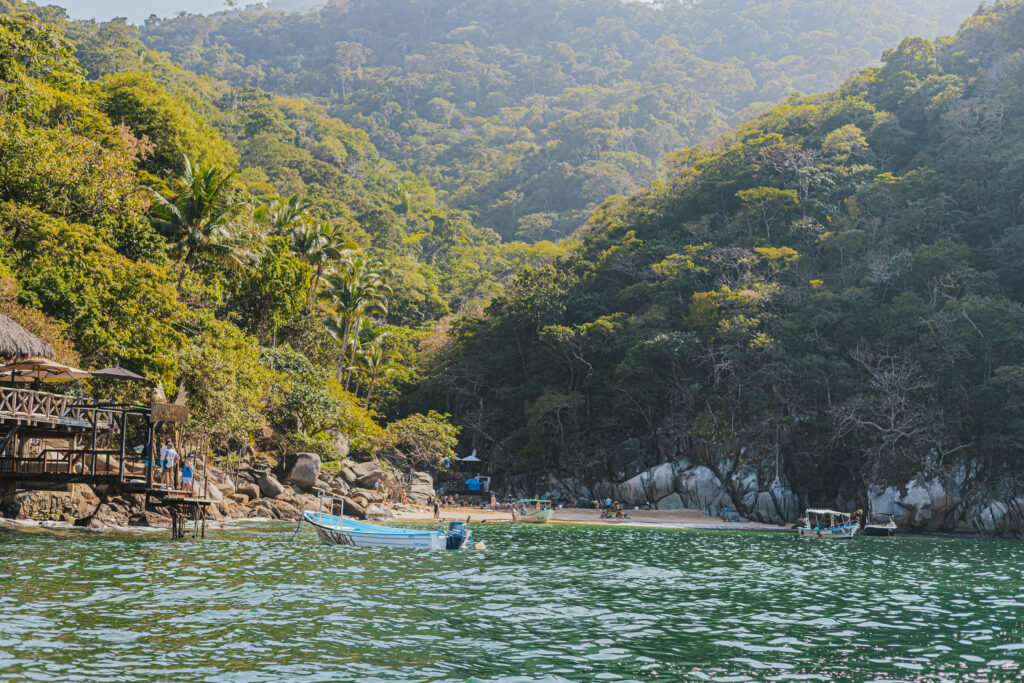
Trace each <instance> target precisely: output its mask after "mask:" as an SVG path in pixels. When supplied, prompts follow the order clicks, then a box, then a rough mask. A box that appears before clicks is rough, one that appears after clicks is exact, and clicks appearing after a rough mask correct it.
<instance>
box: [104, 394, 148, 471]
mask: <svg viewBox="0 0 1024 683" xmlns="http://www.w3.org/2000/svg"><path fill="white" fill-rule="evenodd" d="M143 450H145V449H143ZM127 455H128V411H127V410H125V411H123V412H122V413H121V457H120V464H119V465H118V466H117V481H118V484H123V483H124V459H125V457H127ZM107 459H108V462H109V456H108V458H107Z"/></svg>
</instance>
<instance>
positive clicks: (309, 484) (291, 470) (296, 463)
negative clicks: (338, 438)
mask: <svg viewBox="0 0 1024 683" xmlns="http://www.w3.org/2000/svg"><path fill="white" fill-rule="evenodd" d="M319 478H320V456H319V455H317V454H316V453H296V454H295V455H293V456H291V457H290V458H289V459H288V467H287V469H286V470H285V475H284V481H285V483H288V484H297V485H298V486H301V487H302V488H304V489H312V488H314V487H315V486H316V484H317V480H318V479H319Z"/></svg>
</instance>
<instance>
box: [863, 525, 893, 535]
mask: <svg viewBox="0 0 1024 683" xmlns="http://www.w3.org/2000/svg"><path fill="white" fill-rule="evenodd" d="M861 533H862V534H864V535H865V536H895V535H896V527H894V526H886V525H884V524H869V525H867V526H866V527H864V531H862V532H861Z"/></svg>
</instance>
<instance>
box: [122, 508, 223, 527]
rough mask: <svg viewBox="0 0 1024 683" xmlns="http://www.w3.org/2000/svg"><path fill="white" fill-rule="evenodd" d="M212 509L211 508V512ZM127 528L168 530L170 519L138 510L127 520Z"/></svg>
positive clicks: (151, 512)
mask: <svg viewBox="0 0 1024 683" xmlns="http://www.w3.org/2000/svg"><path fill="white" fill-rule="evenodd" d="M212 509H214V508H211V510H212ZM128 526H146V527H156V528H161V529H169V528H170V526H171V518H170V517H169V516H168V515H165V514H163V513H160V512H155V511H153V510H140V511H139V512H136V513H134V514H132V515H131V516H130V517H129V518H128Z"/></svg>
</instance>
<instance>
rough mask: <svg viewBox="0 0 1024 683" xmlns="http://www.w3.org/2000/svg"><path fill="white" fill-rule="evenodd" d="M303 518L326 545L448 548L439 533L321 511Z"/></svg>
mask: <svg viewBox="0 0 1024 683" xmlns="http://www.w3.org/2000/svg"><path fill="white" fill-rule="evenodd" d="M302 519H303V520H304V521H305V522H307V523H309V524H310V525H311V526H312V527H313V528H314V529H316V535H317V538H318V539H319V540H320V542H321V543H323V544H326V545H350V546H355V547H357V548H407V549H411V550H444V549H445V547H446V545H447V538H446V537H445V535H444V534H442V533H440V532H437V531H416V530H412V529H394V528H391V527H382V526H377V525H374V524H366V523H364V522H358V521H356V520H352V519H344V518H341V517H336V516H334V515H327V514H324V513H321V512H306V513H304V514H303V515H302Z"/></svg>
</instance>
